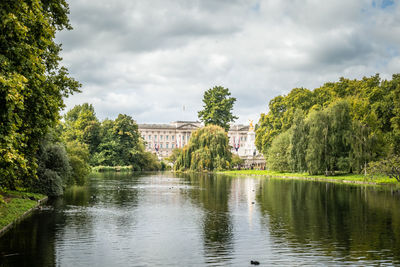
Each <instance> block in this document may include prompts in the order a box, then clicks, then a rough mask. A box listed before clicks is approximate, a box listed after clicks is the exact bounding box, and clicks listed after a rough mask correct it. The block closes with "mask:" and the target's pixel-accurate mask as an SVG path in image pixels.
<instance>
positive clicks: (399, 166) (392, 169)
mask: <svg viewBox="0 0 400 267" xmlns="http://www.w3.org/2000/svg"><path fill="white" fill-rule="evenodd" d="M368 173H369V174H370V175H372V176H374V175H386V176H389V178H391V179H393V178H394V179H396V180H397V181H398V182H400V156H395V155H392V156H390V157H388V158H386V159H383V160H380V161H375V162H370V163H369V164H368Z"/></svg>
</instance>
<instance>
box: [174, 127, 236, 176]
mask: <svg viewBox="0 0 400 267" xmlns="http://www.w3.org/2000/svg"><path fill="white" fill-rule="evenodd" d="M231 159H232V153H231V152H230V146H229V138H228V135H227V133H226V132H225V130H224V129H223V128H222V127H220V126H217V125H208V126H205V127H203V128H200V129H198V130H196V131H195V132H193V133H192V136H191V138H190V140H189V143H188V144H187V145H186V146H185V147H184V148H183V149H182V152H181V153H180V154H179V156H178V158H177V160H176V162H175V166H174V168H175V170H178V171H183V170H193V171H203V170H208V171H212V170H222V169H228V168H229V167H230V162H231Z"/></svg>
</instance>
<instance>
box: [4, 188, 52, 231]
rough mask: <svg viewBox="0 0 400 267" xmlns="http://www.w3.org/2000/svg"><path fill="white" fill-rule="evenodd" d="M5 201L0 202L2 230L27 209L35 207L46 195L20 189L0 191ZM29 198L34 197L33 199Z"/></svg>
mask: <svg viewBox="0 0 400 267" xmlns="http://www.w3.org/2000/svg"><path fill="white" fill-rule="evenodd" d="M0 194H1V196H2V197H3V200H4V201H5V204H4V203H0V230H1V229H3V227H5V226H7V225H9V224H10V223H12V222H13V221H15V220H17V219H18V218H20V217H21V216H22V215H23V214H24V213H25V212H26V211H28V210H30V209H31V208H33V207H35V206H36V205H37V204H38V202H37V201H38V200H40V199H43V198H45V197H46V196H44V195H41V194H35V193H28V192H20V191H8V190H6V191H0ZM29 198H33V199H34V200H31V199H29Z"/></svg>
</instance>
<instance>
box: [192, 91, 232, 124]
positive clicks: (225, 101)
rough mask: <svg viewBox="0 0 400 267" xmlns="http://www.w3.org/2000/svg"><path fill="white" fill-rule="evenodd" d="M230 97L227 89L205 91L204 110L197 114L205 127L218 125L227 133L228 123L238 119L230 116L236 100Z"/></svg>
mask: <svg viewBox="0 0 400 267" xmlns="http://www.w3.org/2000/svg"><path fill="white" fill-rule="evenodd" d="M230 95H231V93H230V92H229V89H228V88H224V87H222V86H214V87H213V88H210V89H208V90H207V91H205V93H204V96H203V103H204V106H203V108H204V109H203V110H201V111H199V112H198V116H199V119H200V120H201V121H202V122H204V124H205V125H209V124H213V125H218V126H221V127H222V128H224V129H225V131H228V130H229V123H230V122H233V121H235V120H236V119H237V118H238V117H236V116H234V115H233V114H232V109H233V104H234V103H235V101H236V98H234V97H229V96H230Z"/></svg>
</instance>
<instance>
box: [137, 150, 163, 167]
mask: <svg viewBox="0 0 400 267" xmlns="http://www.w3.org/2000/svg"><path fill="white" fill-rule="evenodd" d="M132 166H133V169H134V170H135V171H158V170H160V169H161V163H160V162H159V160H158V158H157V155H156V154H153V153H151V152H148V151H144V150H141V151H138V152H137V153H136V154H135V155H134V158H133V165H132Z"/></svg>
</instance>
